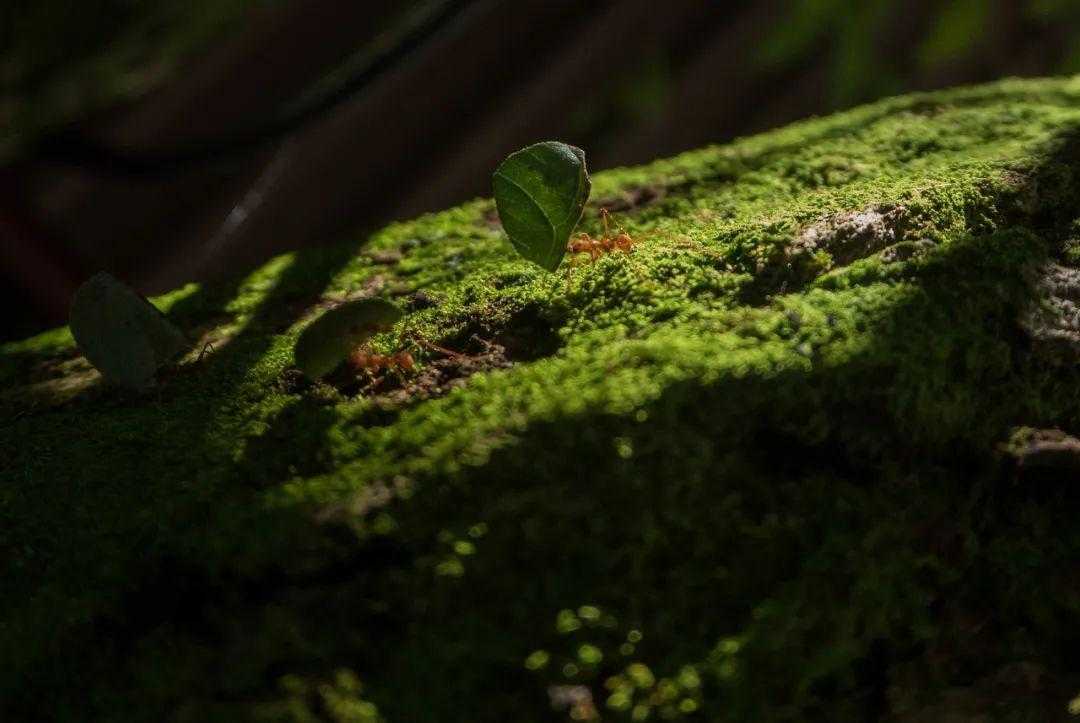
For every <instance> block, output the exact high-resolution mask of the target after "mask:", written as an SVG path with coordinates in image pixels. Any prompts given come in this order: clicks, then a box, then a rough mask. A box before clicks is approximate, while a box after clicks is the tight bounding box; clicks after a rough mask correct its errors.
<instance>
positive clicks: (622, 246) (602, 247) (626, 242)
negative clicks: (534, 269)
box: [566, 208, 634, 261]
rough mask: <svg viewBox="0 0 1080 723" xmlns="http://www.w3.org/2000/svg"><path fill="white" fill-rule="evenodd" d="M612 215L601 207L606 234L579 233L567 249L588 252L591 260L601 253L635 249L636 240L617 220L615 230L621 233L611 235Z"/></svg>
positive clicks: (573, 251) (627, 251)
mask: <svg viewBox="0 0 1080 723" xmlns="http://www.w3.org/2000/svg"><path fill="white" fill-rule="evenodd" d="M610 217H611V214H610V213H608V210H607V209H606V208H601V209H600V219H601V220H602V221H603V222H604V235H603V236H601V237H600V238H593V237H592V236H590V235H589V234H587V233H579V234H578V235H577V238H573V239H570V242H569V243H567V244H566V250H567V251H569V252H570V253H572V254H580V253H587V254H589V260H590V261H596V260H597V259H598V258H600V255H601V254H603V253H606V252H608V251H622V252H624V253H630V252H631V251H633V249H634V240H633V239H632V238H630V234H628V233H626V231H625V230H624V229H623V227H622V226H620V225H619V224H618V223H617V222H613V223H615V230H617V231H618V232H619V233H618V235H616V236H612V235H611V231H610V229H609V226H608V220H609V218H610Z"/></svg>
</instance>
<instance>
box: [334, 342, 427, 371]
mask: <svg viewBox="0 0 1080 723" xmlns="http://www.w3.org/2000/svg"><path fill="white" fill-rule="evenodd" d="M348 363H349V367H350V368H351V369H352V370H353V371H356V372H367V373H368V374H371V375H374V374H376V373H378V372H380V371H382V370H383V369H387V370H394V371H397V372H411V371H413V370H414V369H415V368H416V364H415V362H414V361H413V358H412V354H410V353H409V352H407V351H399V352H397V353H396V354H376V353H374V352H371V351H368V350H367V349H364V348H362V347H361V348H359V349H357V350H355V351H354V352H353V353H352V354H350V355H349V360H348Z"/></svg>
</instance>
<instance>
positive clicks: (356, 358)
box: [348, 339, 464, 376]
mask: <svg viewBox="0 0 1080 723" xmlns="http://www.w3.org/2000/svg"><path fill="white" fill-rule="evenodd" d="M413 341H414V342H416V343H418V344H419V345H420V346H423V347H427V348H428V349H432V350H434V351H437V352H439V353H441V354H443V355H445V356H449V357H462V356H464V355H463V354H459V353H458V352H456V351H450V350H449V349H444V348H443V347H441V346H438V345H436V344H432V343H431V342H429V341H425V340H423V339H413ZM348 365H349V368H350V369H352V370H353V371H355V372H367V373H368V374H369V375H372V376H374V375H375V374H377V373H379V372H380V371H382V370H384V369H385V370H387V371H396V372H398V373H404V372H412V371H416V361H415V360H414V359H413V355H412V354H410V353H409V352H407V351H399V352H395V353H393V354H376V353H374V352H372V351H369V350H368V349H365V348H364V347H359V348H357V349H356V350H355V351H353V353H352V354H350V355H349V358H348Z"/></svg>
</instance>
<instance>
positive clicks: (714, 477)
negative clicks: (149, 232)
mask: <svg viewBox="0 0 1080 723" xmlns="http://www.w3.org/2000/svg"><path fill="white" fill-rule="evenodd" d="M1078 128H1080V79H1066V80H1047V81H1022V82H1021V81H1007V82H1003V83H998V84H994V85H988V86H983V87H978V88H970V89H961V90H955V91H948V92H941V93H933V94H923V95H915V96H908V97H903V98H898V99H892V100H887V101H884V102H881V103H878V104H875V105H871V106H867V107H863V108H860V109H857V110H853V111H850V112H847V113H843V114H840V115H836V116H832V117H829V118H825V119H819V120H811V121H808V122H804V123H800V124H796V125H793V126H790V127H788V128H785V129H781V130H778V131H774V132H771V133H768V134H764V135H761V136H757V137H753V138H749V139H744V140H741V141H737V142H735V143H733V144H730V145H726V146H720V147H713V148H707V149H703V150H700V151H696V152H693V153H688V154H685V155H682V156H679V157H676V158H673V159H669V160H663V161H658V162H656V163H653V164H651V165H649V166H644V167H640V168H632V169H620V170H615V171H608V172H604V173H600V174H597V175H596V176H595V178H594V182H595V184H594V191H593V200H592V202H591V203H590V206H589V209H588V210H587V212H586V220H585V222H584V228H585V229H586V230H589V231H593V232H595V231H596V230H597V228H598V225H599V220H598V216H597V209H598V208H600V207H601V206H602V207H606V208H609V209H611V210H612V211H613V212H614V213H615V215H616V218H617V219H618V220H619V221H620V222H621V223H622V224H623V226H625V227H626V229H627V230H628V231H629V232H630V234H631V235H632V236H633V238H634V239H635V241H636V245H635V248H634V251H633V252H632V253H629V254H624V253H611V254H606V255H604V256H603V257H602V258H600V259H599V260H598V261H596V262H595V263H581V264H577V265H574V266H572V267H570V268H569V269H566V270H563V271H560V272H559V273H556V274H548V273H546V272H543V271H541V270H539V269H537V268H536V267H534V266H531V265H529V264H528V263H527V262H525V261H523V260H521V259H520V258H518V257H516V256H515V254H514V253H513V252H512V249H511V247H510V245H509V243H508V241H507V240H506V238H505V236H504V235H502V233H501V232H500V229H499V226H498V223H497V221H496V220H495V218H494V210H493V205H492V203H491V202H490V201H489V200H478V201H475V202H472V203H469V204H466V205H464V206H462V207H459V208H456V209H452V210H449V211H446V212H444V213H440V214H435V215H431V216H426V217H423V218H420V219H417V220H416V221H412V222H408V223H401V224H395V225H392V226H390V227H388V228H386V229H384V230H382V231H380V232H378V233H376V234H375V235H373V236H372V237H370V238H364V239H358V240H356V241H355V242H353V243H350V244H345V245H342V246H339V247H336V248H331V249H327V250H319V251H305V252H300V253H296V254H293V255H289V256H284V257H281V258H278V259H275V260H273V261H271V262H270V263H268V264H266V265H265V266H264V267H262V268H261V269H259V270H257V271H255V272H253V273H252V274H250V275H249V276H247V277H246V278H242V279H238V280H237V281H236V282H235V283H234V284H231V285H219V286H212V287H200V286H195V285H192V286H188V287H185V288H183V289H179V290H177V291H176V292H174V293H171V294H168V295H166V296H164V297H161V298H159V299H157V300H156V302H157V303H158V305H159V306H160V307H161V308H162V309H163V310H165V311H166V312H167V314H168V316H169V317H170V318H171V319H172V320H173V321H174V322H175V323H177V324H178V325H180V326H181V327H182V328H183V329H185V330H186V331H187V332H188V333H189V335H190V336H191V338H192V339H193V340H195V339H197V340H198V343H197V344H196V345H195V346H194V347H193V348H192V349H191V350H190V351H189V352H188V353H187V354H186V356H184V357H183V358H182V359H181V360H180V361H179V363H178V364H177V365H176V366H175V368H173V369H170V370H168V371H167V372H166V373H165V374H164V375H163V378H161V379H160V380H159V384H158V387H157V389H156V390H155V391H154V392H152V393H150V394H148V395H142V396H140V395H133V394H127V393H124V392H121V391H119V390H116V389H113V388H109V387H108V386H106V385H105V384H104V383H103V382H102V381H101V380H100V378H99V377H98V376H97V374H96V372H94V371H93V369H92V368H90V367H89V366H88V365H87V364H86V362H85V361H84V360H83V359H82V358H81V357H80V356H79V354H78V351H77V350H76V349H75V347H74V345H73V342H72V340H71V338H70V335H69V334H68V332H67V331H66V330H57V331H53V332H49V333H46V334H43V335H41V336H38V337H35V338H33V339H28V340H26V341H23V342H18V343H14V344H8V345H5V346H2V347H0V380H2V382H3V391H2V392H0V412H2V416H0V419H2V421H0V425H2V426H0V430H2V432H0V472H2V479H3V482H2V484H0V550H2V552H3V554H2V555H0V561H2V564H3V565H4V577H3V580H4V584H3V585H2V586H0V609H2V610H3V613H2V614H0V700H2V701H3V702H2V703H0V711H2V712H3V713H4V715H3V718H4V719H5V720H35V719H42V720H44V719H49V720H102V721H126V720H132V721H137V720H170V721H206V720H297V721H307V720H331V721H340V722H344V721H375V720H386V721H406V720H409V721H428V720H430V721H453V720H461V721H505V720H515V721H531V720H537V721H540V720H560V719H567V718H568V717H569V718H575V719H578V720H587V719H590V718H593V719H595V718H597V717H600V718H602V719H604V720H623V719H625V720H646V719H648V720H655V719H660V720H676V719H688V720H692V719H695V718H697V719H701V720H719V721H728V720H730V721H745V720H777V721H788V720H790V721H795V720H823V721H856V720H877V719H891V720H897V721H909V720H912V721H913V720H929V719H934V720H946V719H948V720H953V719H955V720H964V721H967V720H984V719H985V720H998V719H1000V720H1033V721H1034V720H1057V719H1062V720H1063V719H1065V718H1066V717H1067V715H1068V714H1067V707H1068V705H1069V701H1070V699H1071V698H1072V697H1073V696H1074V695H1075V694H1076V692H1077V691H1078V690H1080V680H1078V675H1077V674H1078V673H1080V576H1078V573H1077V570H1078V569H1080V566H1078V564H1077V560H1078V559H1080V528H1078V527H1077V525H1076V513H1077V509H1078V506H1080V488H1078V473H1077V469H1078V468H1080V465H1077V464H1076V459H1077V458H1078V456H1080V441H1077V440H1076V439H1074V438H1073V437H1071V436H1070V435H1071V434H1076V433H1080V386H1078V384H1080V374H1078V372H1077V370H1078V367H1077V365H1076V361H1077V358H1078V357H1077V351H1078V350H1080V321H1078V319H1080V311H1078V309H1080V307H1077V306H1076V304H1078V303H1080V292H1078V291H1077V290H1078V289H1080V251H1078V250H1077V249H1078V248H1080V240H1078V239H1080V225H1078V224H1080V135H1078V130H1077V129H1078ZM361 296H376V297H381V298H388V299H394V300H396V301H397V302H398V303H399V304H400V305H401V306H402V307H403V308H404V309H405V310H406V311H407V315H406V318H405V320H404V321H403V322H402V323H401V324H399V326H398V327H397V328H395V329H394V330H393V331H392V332H388V333H385V334H382V335H380V336H378V337H376V338H375V340H374V341H373V342H372V351H375V352H381V353H390V352H397V351H403V350H407V351H410V352H411V353H412V355H413V357H414V359H415V360H416V368H415V369H413V370H411V371H410V370H397V369H375V370H363V371H359V372H357V371H350V370H348V369H343V370H339V371H338V372H337V373H336V374H335V375H333V376H331V377H330V378H329V379H328V380H326V381H325V382H320V383H316V384H313V383H310V382H308V381H306V380H304V379H303V378H302V376H301V375H299V374H298V373H297V372H296V370H295V369H294V368H293V358H292V345H293V344H294V343H295V340H296V338H297V335H298V334H299V333H300V331H301V330H302V329H303V328H304V327H305V326H306V325H307V324H308V323H310V321H311V320H312V319H313V318H315V316H316V315H317V314H318V313H319V312H320V311H322V310H324V309H326V308H329V307H332V306H334V305H336V304H339V303H340V302H341V301H342V300H344V299H349V298H354V297H361ZM207 342H211V343H212V344H213V348H212V349H210V348H207V349H206V352H205V354H202V353H201V352H202V350H203V348H204V346H205V344H206V343H207ZM946 716H953V718H947V717H946ZM980 716H982V717H980Z"/></svg>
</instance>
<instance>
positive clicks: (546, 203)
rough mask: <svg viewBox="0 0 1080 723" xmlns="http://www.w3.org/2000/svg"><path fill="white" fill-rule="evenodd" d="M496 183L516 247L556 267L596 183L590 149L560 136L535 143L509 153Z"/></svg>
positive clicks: (497, 198) (506, 226) (504, 221)
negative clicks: (587, 155) (587, 151)
mask: <svg viewBox="0 0 1080 723" xmlns="http://www.w3.org/2000/svg"><path fill="white" fill-rule="evenodd" d="M492 183H493V186H494V191H495V206H496V207H497V208H498V211H499V219H500V220H501V221H502V225H503V228H504V229H505V230H506V234H507V235H508V236H509V237H510V242H511V243H512V244H513V245H514V248H515V249H517V251H518V253H520V254H521V255H522V256H524V257H525V258H527V259H528V260H530V261H532V262H533V263H536V264H538V265H539V266H541V267H543V268H545V269H547V270H548V271H554V270H555V269H557V268H558V267H559V264H560V263H562V259H563V256H565V255H566V243H567V241H569V239H570V234H571V233H572V232H573V230H574V227H575V226H577V223H578V221H579V220H581V213H582V211H583V210H584V209H585V202H586V201H587V200H588V199H589V191H590V190H591V188H592V184H591V182H590V181H589V172H588V170H587V169H586V167H585V151H583V150H581V149H580V148H575V147H574V146H569V145H567V144H565V143H559V142H558V141H545V142H544V143H537V144H535V145H531V146H529V147H527V148H523V149H522V150H520V151H517V152H516V153H512V154H510V156H508V157H507V159H506V160H505V161H503V162H502V164H501V165H500V166H499V167H498V168H497V169H496V170H495V175H494V177H493V179H492Z"/></svg>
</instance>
